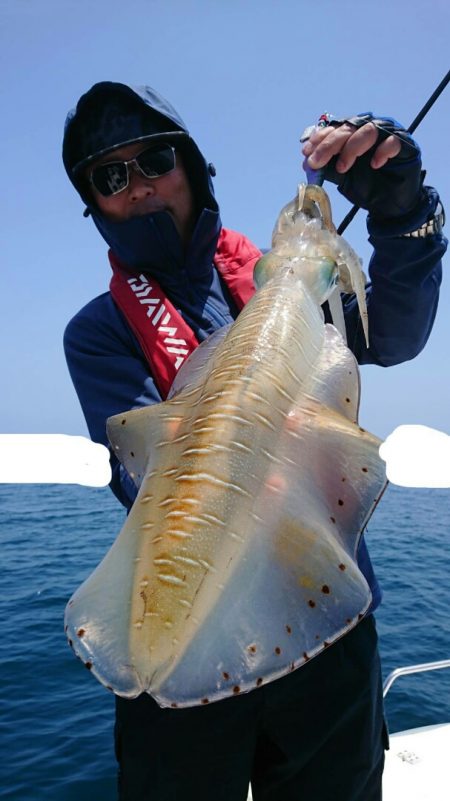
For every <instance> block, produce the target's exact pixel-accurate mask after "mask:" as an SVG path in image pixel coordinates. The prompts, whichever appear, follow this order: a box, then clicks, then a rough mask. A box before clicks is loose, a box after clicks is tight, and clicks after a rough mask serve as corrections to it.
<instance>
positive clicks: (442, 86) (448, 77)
mask: <svg viewBox="0 0 450 801" xmlns="http://www.w3.org/2000/svg"><path fill="white" fill-rule="evenodd" d="M449 81H450V70H449V71H448V72H447V75H446V76H445V77H444V78H443V79H442V81H441V82H440V84H439V86H437V87H436V89H435V90H434V92H433V94H432V95H431V96H430V97H429V98H428V100H427V102H426V103H425V105H424V106H423V108H421V110H420V111H419V113H418V115H417V116H416V117H415V118H414V119H413V121H412V123H411V125H410V126H409V128H407V129H406V132H407V133H410V134H412V133H414V131H415V130H416V128H417V126H418V125H419V124H420V123H421V122H422V120H423V118H424V117H425V115H426V114H428V112H429V110H430V108H431V107H432V106H433V105H434V103H435V102H436V100H437V99H438V97H439V95H440V94H442V92H443V91H444V89H445V87H446V86H447V84H448V82H449ZM359 209H360V206H356V205H355V206H352V208H351V209H350V211H349V212H348V214H346V215H345V217H344V219H343V220H342V222H341V224H340V225H339V227H338V229H337V232H338V234H342V233H343V232H344V231H345V229H346V228H347V226H348V225H350V223H351V221H352V220H353V217H354V216H355V214H356V213H357V212H358V211H359Z"/></svg>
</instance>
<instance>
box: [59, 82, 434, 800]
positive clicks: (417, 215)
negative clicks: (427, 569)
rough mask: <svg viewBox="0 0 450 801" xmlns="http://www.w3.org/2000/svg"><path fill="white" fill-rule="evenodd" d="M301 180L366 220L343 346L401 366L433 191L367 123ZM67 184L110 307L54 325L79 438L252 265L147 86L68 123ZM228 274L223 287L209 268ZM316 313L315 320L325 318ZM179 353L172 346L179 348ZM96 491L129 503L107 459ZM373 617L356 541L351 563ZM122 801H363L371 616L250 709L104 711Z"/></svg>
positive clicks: (248, 250)
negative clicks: (368, 245)
mask: <svg viewBox="0 0 450 801" xmlns="http://www.w3.org/2000/svg"><path fill="white" fill-rule="evenodd" d="M303 152H304V155H305V156H306V159H307V161H306V168H307V169H308V170H317V169H325V177H326V178H328V179H330V180H333V181H334V182H335V183H337V184H338V186H339V188H340V191H341V192H342V193H343V194H344V195H345V196H346V197H348V198H349V199H350V200H351V201H352V202H357V203H358V204H359V205H361V206H363V207H364V208H366V209H367V210H368V211H369V218H368V226H369V232H370V236H371V242H372V244H373V245H374V248H375V252H374V255H373V258H372V261H371V265H370V277H371V285H370V286H369V287H368V289H367V302H368V309H369V323H370V347H369V349H367V348H366V346H365V343H364V338H363V335H362V331H361V327H360V326H359V324H358V310H357V304H356V302H355V298H354V297H353V296H351V295H349V296H344V298H343V301H344V313H345V320H346V327H347V334H348V341H349V344H350V346H351V348H352V350H353V351H354V353H355V355H356V357H357V358H358V361H359V362H360V363H375V364H379V365H383V366H387V365H391V364H396V363H399V362H402V361H405V360H407V359H411V358H413V357H414V356H415V355H416V354H417V353H419V352H420V350H421V349H422V348H423V346H424V344H425V342H426V340H427V338H428V335H429V333H430V330H431V327H432V324H433V320H434V316H435V312H436V306H437V298H438V289H439V284H440V280H441V265H440V259H441V256H442V254H443V253H444V251H445V240H444V239H443V237H442V234H441V225H442V221H443V220H442V217H443V215H442V213H441V208H440V205H439V201H438V196H437V194H436V192H435V191H434V190H433V189H431V188H429V187H427V188H425V187H423V186H422V173H421V162H420V151H419V150H418V147H417V146H416V145H415V143H414V142H413V141H412V140H411V138H410V137H409V136H408V135H407V134H406V133H405V132H404V131H403V130H402V129H401V127H400V126H399V125H398V124H397V123H395V122H394V121H392V120H388V119H383V120H377V121H376V124H374V123H373V122H372V116H371V115H362V116H359V117H355V118H352V119H351V120H347V121H339V122H337V123H332V124H331V125H325V126H324V127H322V128H318V129H316V130H314V131H313V132H312V134H311V136H310V137H309V140H308V141H307V142H306V144H305V145H304V150H303ZM63 158H64V164H65V166H66V170H67V172H68V175H69V178H70V180H71V181H72V183H73V184H74V186H75V188H76V189H77V191H78V192H79V194H80V195H81V197H82V199H83V201H84V202H85V204H86V205H87V211H86V212H85V214H90V215H91V216H92V218H93V221H94V223H95V225H96V226H97V228H98V230H99V231H100V233H101V235H102V236H103V238H104V239H105V241H106V242H107V244H108V245H109V247H110V261H111V266H112V268H113V280H112V282H111V292H107V293H105V294H104V295H101V296H100V297H98V298H96V299H95V300H93V301H91V303H89V304H88V305H87V306H86V307H85V308H84V309H82V310H81V311H80V312H79V313H78V314H77V315H76V316H75V317H74V318H73V320H72V321H71V322H70V323H69V325H68V327H67V330H66V335H65V349H66V355H67V361H68V365H69V369H70V373H71V376H72V379H73V382H74V384H75V387H76V390H77V393H78V396H79V399H80V402H81V405H82V407H83V411H84V414H85V417H86V420H87V424H88V427H89V431H90V434H91V436H92V438H93V439H94V440H95V441H97V442H102V443H105V444H107V439H106V433H105V421H106V419H107V418H108V417H109V416H111V415H114V414H117V413H119V412H123V411H125V410H128V409H130V408H138V407H142V406H145V405H147V404H151V403H157V402H159V401H161V400H162V399H163V398H164V397H165V396H166V394H167V391H168V389H169V387H170V383H171V380H172V378H173V376H174V375H175V373H176V371H177V369H178V367H179V365H180V363H182V361H183V360H184V358H185V357H186V355H187V354H188V352H189V351H190V350H192V349H193V348H194V347H195V346H196V343H198V342H200V341H202V340H204V339H205V338H206V337H207V336H209V335H210V334H211V333H212V332H214V331H215V330H217V329H218V328H220V327H221V326H223V325H225V324H227V323H229V322H231V321H232V320H233V319H235V318H236V316H237V314H238V312H239V309H240V308H241V307H242V305H243V304H244V303H245V302H246V300H248V298H249V297H250V295H251V293H252V291H253V290H252V287H251V285H250V281H251V279H250V278H249V275H251V271H250V268H251V267H252V266H253V264H254V263H255V261H256V260H257V258H258V256H259V251H258V250H257V249H256V248H255V247H254V245H252V244H251V243H250V242H249V241H248V240H247V239H246V238H245V237H243V236H242V235H240V234H235V233H234V232H229V231H226V230H224V229H222V227H221V222H220V217H219V209H218V205H217V202H216V200H215V197H214V193H213V188H212V182H211V176H212V175H213V174H214V170H213V168H212V165H208V164H207V163H206V162H205V160H204V158H203V156H202V154H201V153H200V151H199V149H198V147H197V145H196V144H195V141H194V140H193V139H192V138H191V137H190V136H189V134H188V133H187V130H186V127H185V125H184V123H183V121H182V120H181V119H180V117H179V116H178V114H177V112H176V111H175V110H174V109H173V108H172V107H171V106H170V105H169V104H168V103H167V101H165V100H164V99H163V98H161V97H160V96H159V95H157V93H156V92H154V91H153V90H151V89H149V88H148V87H145V88H141V89H138V90H133V89H131V88H130V87H127V86H125V85H123V84H118V83H108V82H104V83H100V84H96V85H95V86H93V87H92V89H90V90H89V91H88V92H87V93H86V94H85V95H84V96H83V97H82V98H81V99H80V101H79V103H78V105H77V108H76V110H75V111H74V112H72V113H71V114H70V115H69V117H68V120H67V123H66V129H65V135H64V145H63ZM224 262H226V263H228V264H230V263H231V264H232V265H233V271H232V273H233V276H234V277H235V280H234V281H231V280H230V278H229V274H228V273H227V272H226V271H224V270H223V269H222V267H223V264H224ZM130 275H131V276H135V277H136V276H137V277H140V276H143V278H142V279H140V280H141V281H144V279H145V280H146V278H147V277H151V284H152V287H153V288H155V287H156V290H155V291H156V296H155V297H154V298H153V300H152V302H154V304H155V306H154V308H155V310H157V311H155V315H154V317H153V318H152V320H153V322H155V318H156V317H157V315H159V321H160V323H161V321H162V322H163V323H164V321H166V323H167V320H168V319H169V317H170V326H175V327H176V328H177V331H181V332H182V334H181V335H178V334H177V336H176V337H175V338H174V337H172V339H173V340H175V339H176V343H175V342H174V341H172V343H171V344H169V343H168V342H167V341H166V340H167V337H166V338H165V337H164V333H163V331H162V329H163V328H164V325H161V324H157V325H148V318H147V319H146V320H144V322H142V319H141V318H140V316H139V314H140V313H139V310H138V305H139V304H137V305H136V304H134V305H133V302H132V300H133V299H132V300H131V301H130V295H129V293H128V295H127V287H128V290H129V286H130V285H129V280H128V279H129V278H130ZM325 312H326V314H328V312H327V310H325ZM180 343H181V344H180ZM112 467H113V478H112V482H111V486H112V489H113V491H114V492H115V494H116V495H117V497H118V498H119V500H120V501H121V502H122V503H123V504H124V505H125V506H126V507H127V508H130V506H131V505H132V503H133V500H134V498H135V496H136V488H135V486H134V483H133V482H132V480H131V479H130V477H129V476H128V475H127V474H126V472H125V471H124V469H123V468H122V467H121V466H119V464H118V463H117V461H116V460H115V459H114V457H113V456H112ZM358 561H359V565H360V568H361V570H362V572H363V573H364V575H365V576H366V579H367V581H368V582H369V584H370V587H371V591H372V596H373V604H372V607H371V610H370V611H373V609H375V608H376V606H377V605H378V603H379V601H380V591H379V588H378V584H377V582H376V579H375V576H374V574H373V570H372V567H371V564H370V559H369V556H368V553H367V548H366V545H365V542H364V540H362V541H361V546H360V550H359V554H358ZM116 711H117V716H116V752H117V758H118V761H119V767H120V771H119V788H120V798H121V801H125V800H126V799H127V800H129V801H131V800H132V801H149V800H150V799H155V800H157V801H164V800H165V799H180V798H183V799H186V801H187V800H188V799H192V801H193V800H194V799H196V801H202V800H203V799H204V800H205V801H206V799H210V798H214V799H215V800H216V801H220V799H223V801H245V798H246V794H247V788H248V782H249V780H250V779H251V781H252V789H253V796H254V799H255V801H282V799H283V801H290V800H291V799H292V800H293V799H299V798H304V799H309V798H314V799H316V800H321V801H325V800H326V801H330V799H333V801H376V800H377V799H380V798H381V774H382V768H383V760H384V748H385V747H386V745H387V742H386V739H387V736H386V730H385V725H384V720H383V710H382V694H381V676H380V665H379V658H378V652H377V637H376V631H375V626H374V622H373V616H372V615H371V614H369V615H368V616H367V617H366V618H365V620H363V622H362V623H360V624H359V625H358V626H357V627H356V629H354V630H353V631H352V632H351V633H350V634H348V635H347V636H345V637H344V638H343V639H342V640H340V641H339V642H337V643H336V644H334V645H333V646H331V647H330V648H329V649H327V650H326V651H325V652H324V653H323V654H321V655H320V656H318V657H316V658H315V659H314V660H312V661H311V662H310V663H308V664H307V665H305V666H303V667H302V668H301V669H299V670H297V671H295V672H294V673H292V674H290V675H289V676H287V677H285V678H282V679H280V680H278V681H275V682H273V683H272V684H268V685H266V686H263V687H261V688H260V689H258V690H255V691H253V692H251V693H249V694H247V695H242V696H239V697H237V698H232V699H229V700H225V701H220V702H217V703H214V704H211V705H209V706H206V707H196V708H191V709H180V710H173V709H160V708H159V707H158V705H157V704H156V703H155V701H154V700H153V699H152V698H151V697H150V696H148V695H147V694H144V695H142V696H140V697H139V698H137V699H135V700H131V701H130V700H124V699H122V698H119V697H118V698H117V699H116Z"/></svg>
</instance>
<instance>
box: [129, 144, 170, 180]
mask: <svg viewBox="0 0 450 801" xmlns="http://www.w3.org/2000/svg"><path fill="white" fill-rule="evenodd" d="M136 162H137V164H138V165H139V169H140V170H141V171H142V172H143V174H144V175H145V176H146V177H147V178H158V177H159V176H160V175H165V174H166V173H168V172H171V170H173V169H174V167H175V152H174V149H173V148H172V147H170V145H160V146H159V147H148V148H147V150H144V151H143V152H142V153H139V156H137V157H136Z"/></svg>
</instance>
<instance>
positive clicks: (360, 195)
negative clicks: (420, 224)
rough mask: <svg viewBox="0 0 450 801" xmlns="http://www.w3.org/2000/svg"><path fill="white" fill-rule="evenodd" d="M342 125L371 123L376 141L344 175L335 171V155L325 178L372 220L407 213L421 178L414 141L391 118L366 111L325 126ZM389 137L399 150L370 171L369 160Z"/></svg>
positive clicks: (419, 193)
mask: <svg viewBox="0 0 450 801" xmlns="http://www.w3.org/2000/svg"><path fill="white" fill-rule="evenodd" d="M344 122H348V123H350V124H351V125H355V126H356V127H358V128H359V127H361V126H362V125H365V124H366V123H367V122H373V123H374V124H375V125H376V127H377V129H378V140H377V142H376V144H375V145H374V146H373V148H371V149H370V150H368V151H367V153H364V154H363V155H362V156H359V158H357V159H356V161H355V163H354V165H353V167H351V168H350V169H349V170H348V172H346V173H338V172H336V170H335V165H336V161H337V159H338V157H337V156H335V157H334V158H333V159H331V161H330V162H329V163H328V164H327V166H326V167H325V171H324V176H325V179H326V180H327V181H331V182H332V183H334V184H337V186H338V189H339V192H340V193H341V194H342V195H344V197H346V198H347V200H349V201H350V203H354V204H356V205H357V206H361V208H363V209H367V211H368V212H369V213H370V215H371V216H372V217H375V218H377V219H390V218H393V217H401V216H403V215H405V214H408V212H410V211H411V210H412V209H413V208H414V206H416V205H417V204H418V203H419V201H420V199H421V196H422V191H421V190H422V183H423V179H424V176H425V173H424V172H422V161H421V157H420V149H419V147H418V145H417V144H416V142H415V141H414V140H413V139H412V137H411V136H410V134H409V133H407V131H405V129H404V128H403V127H402V126H401V125H400V123H398V122H396V120H393V119H392V118H391V117H374V115H373V114H372V113H371V112H368V113H367V114H358V115H357V116H356V117H349V118H347V119H345V120H332V121H331V122H330V123H329V124H330V125H333V126H334V127H338V126H340V125H342V124H343V123H344ZM391 134H395V135H396V136H397V137H398V138H399V139H400V140H401V142H402V147H401V150H400V152H399V154H398V155H397V156H395V157H394V158H392V159H389V161H388V162H387V163H386V164H385V165H384V167H380V168H379V169H378V170H374V169H373V168H372V167H371V166H370V160H371V158H372V156H373V154H374V152H375V150H376V148H377V147H378V145H379V144H381V142H383V141H384V140H385V139H387V137H388V136H390V135H391Z"/></svg>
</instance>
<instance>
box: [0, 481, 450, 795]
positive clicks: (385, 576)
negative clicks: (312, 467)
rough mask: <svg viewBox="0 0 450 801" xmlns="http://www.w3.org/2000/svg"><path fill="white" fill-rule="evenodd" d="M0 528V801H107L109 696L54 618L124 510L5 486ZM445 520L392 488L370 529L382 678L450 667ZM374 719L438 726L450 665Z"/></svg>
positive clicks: (439, 510)
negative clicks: (399, 670) (408, 669)
mask: <svg viewBox="0 0 450 801" xmlns="http://www.w3.org/2000/svg"><path fill="white" fill-rule="evenodd" d="M0 521H1V522H0V622H1V638H0V643H1V646H0V647H1V660H0V754H1V758H0V799H8V801H44V799H45V801H80V799H82V801H114V800H115V799H116V765H115V760H114V753H113V719H114V698H113V695H112V694H111V693H110V692H108V691H107V690H105V689H104V688H103V687H102V686H101V685H100V684H99V683H98V682H97V680H96V679H95V678H94V677H93V676H92V675H91V674H90V673H88V671H87V670H86V669H85V668H84V666H83V665H82V664H81V662H79V661H78V660H77V659H76V658H75V657H74V655H73V653H72V651H71V650H70V648H69V646H68V644H67V641H66V638H65V634H64V630H63V617H64V608H65V605H66V603H67V601H68V599H69V598H70V596H71V594H72V593H73V591H74V590H75V589H76V588H77V587H78V586H79V584H80V583H81V582H82V581H83V580H84V579H85V578H86V577H87V576H88V575H89V573H90V572H91V571H92V570H93V569H94V567H95V566H96V565H97V564H98V562H99V561H100V560H101V558H102V557H103V555H104V554H105V552H106V551H107V549H108V548H109V546H110V545H111V544H112V542H113V541H114V539H115V537H116V535H117V533H118V532H119V530H120V528H121V526H122V524H123V521H124V512H123V510H122V508H121V507H120V505H119V504H118V502H117V501H116V499H115V498H114V497H113V495H112V494H111V493H110V491H109V490H108V489H107V488H95V489H94V488H87V487H81V486H74V485H44V484H42V485H31V484H30V485H27V484H23V485H10V484H3V485H0ZM449 521H450V491H449V490H438V489H409V488H401V487H397V486H392V485H391V486H389V487H388V489H387V491H386V492H385V494H384V496H383V498H382V500H381V502H380V504H379V506H378V508H377V509H376V511H375V514H374V515H373V517H372V519H371V521H370V522H369V526H368V529H367V532H366V537H367V541H368V544H369V549H370V553H371V556H372V560H373V562H374V565H375V569H376V572H377V575H378V578H379V580H380V583H381V585H382V588H383V592H384V599H383V603H382V605H381V607H380V608H379V610H378V612H377V625H378V631H379V635H380V649H381V656H382V663H383V674H384V677H386V676H387V675H388V674H389V672H390V671H391V670H393V669H394V668H396V667H400V666H405V665H413V664H417V663H424V662H433V661H435V660H442V659H448V658H450V524H449ZM300 669H301V668H300ZM386 714H387V719H388V724H389V728H390V730H391V732H395V731H399V730H402V729H408V728H412V727H415V726H423V725H428V724H432V723H440V722H443V721H447V722H448V721H450V670H435V671H433V672H430V673H422V674H418V675H414V676H406V677H402V678H399V679H398V681H397V682H396V683H395V684H394V685H393V687H392V689H391V691H390V692H389V694H388V696H387V698H386Z"/></svg>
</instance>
